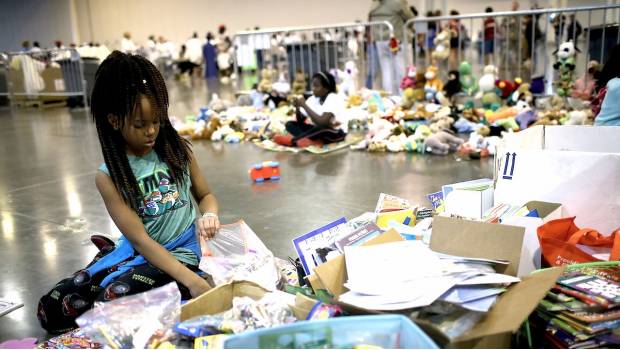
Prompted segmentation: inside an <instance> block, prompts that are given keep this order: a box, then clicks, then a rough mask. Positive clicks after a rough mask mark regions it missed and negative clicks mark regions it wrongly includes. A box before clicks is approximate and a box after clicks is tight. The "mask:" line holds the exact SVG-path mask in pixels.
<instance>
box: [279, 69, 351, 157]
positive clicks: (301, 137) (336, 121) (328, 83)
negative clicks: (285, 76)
mask: <svg viewBox="0 0 620 350" xmlns="http://www.w3.org/2000/svg"><path fill="white" fill-rule="evenodd" d="M294 105H295V115H296V120H292V121H289V122H288V123H286V130H287V131H288V132H289V134H290V135H276V137H274V141H275V142H276V143H279V144H281V145H284V146H298V147H307V146H310V145H318V146H320V145H323V144H328V143H334V142H340V141H343V140H344V139H345V137H346V136H347V134H346V132H347V127H348V125H347V123H345V122H341V118H342V115H343V112H344V108H345V103H344V100H343V99H342V97H341V96H339V95H338V94H337V92H336V79H335V78H334V76H333V75H331V74H330V73H328V72H320V73H317V74H315V75H314V76H313V77H312V96H310V98H308V100H306V99H304V98H303V97H299V98H297V99H296V100H295V102H294Z"/></svg>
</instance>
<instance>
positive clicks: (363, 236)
mask: <svg viewBox="0 0 620 350" xmlns="http://www.w3.org/2000/svg"><path fill="white" fill-rule="evenodd" d="M381 232H383V231H381V229H380V228H379V226H377V225H376V224H375V223H373V222H371V223H369V224H367V225H366V226H363V227H360V228H358V229H357V230H355V231H353V232H351V233H349V234H347V235H345V236H343V237H341V238H339V239H338V240H337V241H336V248H338V250H339V251H341V252H343V253H344V247H346V246H358V245H362V244H364V243H366V242H368V241H369V240H371V239H373V238H375V237H377V236H378V235H380V234H381Z"/></svg>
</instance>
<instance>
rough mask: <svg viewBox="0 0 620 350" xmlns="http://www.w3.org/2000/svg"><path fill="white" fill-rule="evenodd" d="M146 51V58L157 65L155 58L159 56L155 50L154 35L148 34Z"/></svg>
mask: <svg viewBox="0 0 620 350" xmlns="http://www.w3.org/2000/svg"><path fill="white" fill-rule="evenodd" d="M146 53H147V58H148V59H149V61H151V63H153V64H154V65H157V58H158V57H159V53H158V52H157V42H156V41H155V35H152V34H151V35H149V38H148V40H147V41H146Z"/></svg>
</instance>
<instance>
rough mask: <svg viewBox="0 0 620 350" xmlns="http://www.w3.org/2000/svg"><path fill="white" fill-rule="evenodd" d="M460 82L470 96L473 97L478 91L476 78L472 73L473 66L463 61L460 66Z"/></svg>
mask: <svg viewBox="0 0 620 350" xmlns="http://www.w3.org/2000/svg"><path fill="white" fill-rule="evenodd" d="M459 80H460V82H461V88H462V89H463V92H464V93H466V94H467V95H468V96H472V95H473V94H474V93H475V92H476V91H478V84H477V82H476V78H475V77H474V76H473V74H472V72H471V64H470V63H469V62H467V61H463V62H461V64H460V65H459Z"/></svg>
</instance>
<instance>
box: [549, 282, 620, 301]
mask: <svg viewBox="0 0 620 350" xmlns="http://www.w3.org/2000/svg"><path fill="white" fill-rule="evenodd" d="M558 283H559V284H561V285H563V286H566V287H568V288H571V289H575V290H578V291H580V292H582V293H585V294H587V295H591V296H597V297H601V298H604V299H605V300H607V301H609V302H610V303H613V304H618V303H620V284H618V283H616V282H613V281H610V280H607V279H604V278H601V277H599V276H592V275H582V276H577V277H569V278H561V279H559V280H558Z"/></svg>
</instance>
